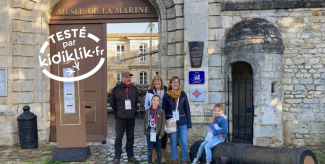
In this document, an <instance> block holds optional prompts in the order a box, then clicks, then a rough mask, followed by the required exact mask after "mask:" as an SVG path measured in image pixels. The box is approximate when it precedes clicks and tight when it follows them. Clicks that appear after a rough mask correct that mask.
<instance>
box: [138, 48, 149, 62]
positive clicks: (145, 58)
mask: <svg viewBox="0 0 325 164" xmlns="http://www.w3.org/2000/svg"><path fill="white" fill-rule="evenodd" d="M141 46H142V47H144V48H142V49H143V51H144V52H142V51H141ZM147 52H148V46H147V45H146V44H140V45H139V55H141V54H144V53H147ZM147 60H148V59H147V56H141V57H140V59H139V61H140V62H147Z"/></svg>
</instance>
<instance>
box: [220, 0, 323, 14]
mask: <svg viewBox="0 0 325 164" xmlns="http://www.w3.org/2000/svg"><path fill="white" fill-rule="evenodd" d="M310 7H313V8H316V7H325V1H324V0H281V1H280V0H272V1H267V0H254V1H250V2H249V1H248V2H223V3H222V8H221V10H222V11H234V10H265V9H290V8H310Z"/></svg>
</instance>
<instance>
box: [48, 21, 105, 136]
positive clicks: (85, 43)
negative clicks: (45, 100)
mask: <svg viewBox="0 0 325 164" xmlns="http://www.w3.org/2000/svg"><path fill="white" fill-rule="evenodd" d="M83 27H85V28H86V34H87V33H91V34H93V35H95V36H97V37H98V38H100V41H99V42H95V41H94V40H92V39H90V38H87V37H86V38H79V37H78V38H73V37H71V38H70V39H65V40H64V42H67V41H73V40H76V42H75V43H76V46H72V47H66V48H65V49H64V50H68V51H69V52H73V50H74V48H77V47H78V48H79V47H82V49H83V47H85V48H86V51H88V50H91V51H94V50H96V46H99V47H98V49H99V50H101V49H104V53H103V56H101V55H99V56H97V55H96V53H92V54H94V55H93V57H88V58H84V59H82V60H83V63H84V65H83V66H84V67H83V68H84V72H83V73H82V74H84V73H87V72H89V71H90V70H92V69H93V68H95V67H96V65H97V64H98V63H99V61H100V59H101V58H102V57H103V58H105V63H104V65H103V66H102V68H101V69H100V70H98V71H97V72H96V73H95V74H94V75H92V76H90V77H88V78H86V79H84V80H83V81H84V94H85V108H84V109H85V113H86V114H85V115H86V134H87V142H100V141H106V135H107V109H106V102H107V86H106V85H107V83H106V81H107V70H106V69H107V61H106V59H107V50H106V49H107V46H106V44H107V43H106V42H107V39H106V24H74V25H50V34H55V33H56V32H59V31H64V30H71V29H81V28H83ZM58 50H63V47H62V43H60V42H59V43H56V44H53V43H52V42H51V55H54V54H56V53H57V51H58ZM82 51H83V50H82ZM73 57H74V56H73ZM53 69H57V66H56V65H51V73H52V72H53ZM52 83H53V80H51V93H50V95H51V100H52V97H54V96H55V95H54V92H53V91H54V89H55V88H54V85H52ZM50 104H51V129H50V141H56V123H55V108H54V102H52V101H50Z"/></svg>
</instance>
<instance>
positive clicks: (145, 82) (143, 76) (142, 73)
mask: <svg viewBox="0 0 325 164" xmlns="http://www.w3.org/2000/svg"><path fill="white" fill-rule="evenodd" d="M141 76H142V77H141ZM147 78H148V74H147V72H144V71H143V72H140V74H139V84H147V83H148V81H147ZM141 79H142V82H143V83H141Z"/></svg>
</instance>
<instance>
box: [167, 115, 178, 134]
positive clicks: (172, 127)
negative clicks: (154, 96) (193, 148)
mask: <svg viewBox="0 0 325 164" xmlns="http://www.w3.org/2000/svg"><path fill="white" fill-rule="evenodd" d="M176 130H177V129H176V119H175V118H171V119H169V120H167V121H166V124H165V132H166V133H174V132H176Z"/></svg>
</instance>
